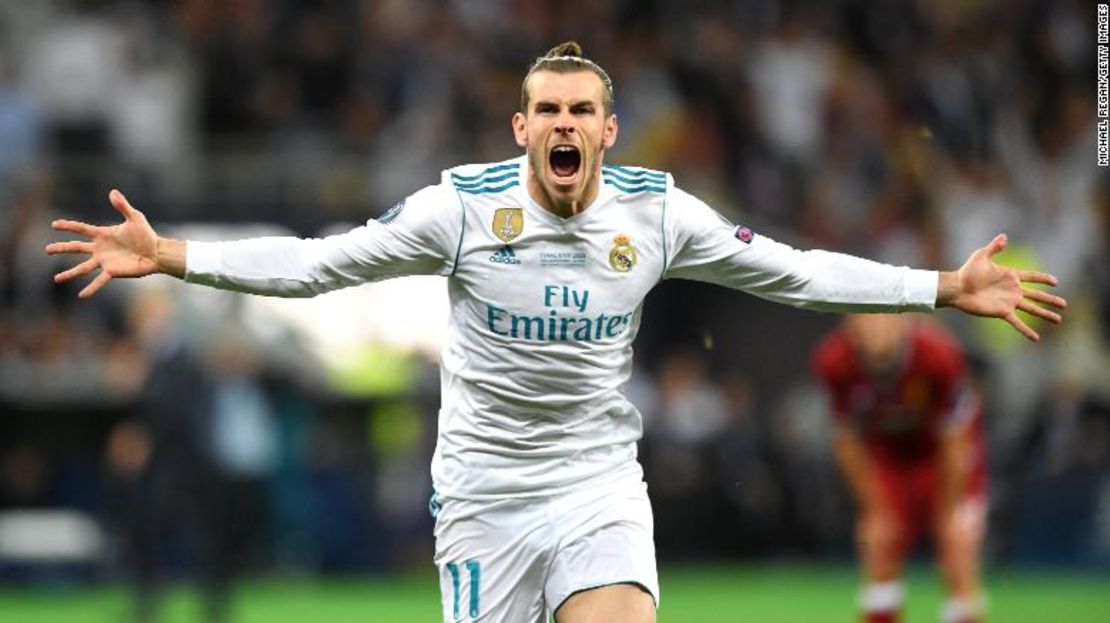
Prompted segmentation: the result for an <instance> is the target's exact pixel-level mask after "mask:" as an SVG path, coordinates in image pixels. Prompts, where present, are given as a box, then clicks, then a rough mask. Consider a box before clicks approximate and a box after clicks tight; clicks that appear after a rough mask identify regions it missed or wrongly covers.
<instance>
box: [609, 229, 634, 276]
mask: <svg viewBox="0 0 1110 623" xmlns="http://www.w3.org/2000/svg"><path fill="white" fill-rule="evenodd" d="M609 266H611V267H612V268H613V270H615V271H617V272H618V273H627V272H628V271H630V270H632V268H633V267H634V266H636V247H633V246H632V239H631V238H629V237H628V236H626V235H624V234H620V235H618V236H617V237H616V238H613V250H611V251H609Z"/></svg>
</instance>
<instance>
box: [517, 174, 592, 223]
mask: <svg viewBox="0 0 1110 623" xmlns="http://www.w3.org/2000/svg"><path fill="white" fill-rule="evenodd" d="M599 188H600V178H599V176H593V179H591V180H590V181H589V182H588V183H587V184H586V187H585V188H584V189H583V191H582V196H581V197H577V198H573V199H570V200H563V199H557V198H555V197H554V196H552V195H551V194H550V193H549V192H547V189H546V188H544V187H543V185H542V184H540V182H539V180H537V179H536V176H535V175H529V176H528V194H529V195H530V196H531V197H532V200H533V201H535V202H536V204H537V205H539V206H540V207H541V208H543V209H544V210H547V211H548V212H550V213H552V214H554V215H555V216H558V217H560V218H570V217H572V216H575V215H577V214H580V213H581V212H584V211H585V210H586V208H588V207H590V206H591V205H593V202H594V199H597V193H598V189H599Z"/></svg>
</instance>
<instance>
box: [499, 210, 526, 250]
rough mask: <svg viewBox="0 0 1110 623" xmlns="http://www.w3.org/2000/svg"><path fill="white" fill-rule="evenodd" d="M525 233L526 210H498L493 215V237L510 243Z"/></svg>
mask: <svg viewBox="0 0 1110 623" xmlns="http://www.w3.org/2000/svg"><path fill="white" fill-rule="evenodd" d="M522 231H524V210H523V209H521V208H497V211H496V212H494V213H493V235H494V236H497V237H498V238H500V239H501V241H502V242H509V241H511V240H512V239H513V238H516V237H517V236H519V235H520V232H522Z"/></svg>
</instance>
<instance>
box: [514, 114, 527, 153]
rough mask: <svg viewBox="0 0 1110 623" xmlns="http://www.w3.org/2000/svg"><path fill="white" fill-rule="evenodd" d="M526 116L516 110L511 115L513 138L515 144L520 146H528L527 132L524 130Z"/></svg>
mask: <svg viewBox="0 0 1110 623" xmlns="http://www.w3.org/2000/svg"><path fill="white" fill-rule="evenodd" d="M527 121H528V118H527V117H525V116H524V113H522V112H518V113H516V114H515V115H513V138H515V139H516V144H517V145H520V146H521V147H524V148H527V147H528V132H527V131H526V127H525V126H527Z"/></svg>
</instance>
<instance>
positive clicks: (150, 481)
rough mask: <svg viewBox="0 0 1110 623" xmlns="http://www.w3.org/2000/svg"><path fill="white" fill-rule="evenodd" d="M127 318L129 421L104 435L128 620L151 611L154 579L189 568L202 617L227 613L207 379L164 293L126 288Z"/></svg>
mask: <svg viewBox="0 0 1110 623" xmlns="http://www.w3.org/2000/svg"><path fill="white" fill-rule="evenodd" d="M129 318H130V321H131V324H132V326H133V328H134V330H135V333H136V335H137V336H138V341H139V347H140V349H141V351H142V356H143V361H144V362H145V374H146V379H145V382H143V383H142V385H141V387H142V391H141V393H140V395H139V398H138V401H137V403H136V407H135V417H134V419H133V420H128V421H124V422H121V423H120V424H119V425H117V426H116V428H115V429H114V430H113V431H112V434H111V436H110V438H109V444H108V457H109V467H110V470H111V473H112V478H111V482H112V483H113V494H114V495H113V504H112V506H111V513H112V515H113V517H112V519H113V524H114V526H115V528H116V530H117V532H118V534H117V538H118V539H119V546H120V547H119V552H120V555H121V561H120V562H121V563H122V565H123V567H124V570H125V572H126V573H127V575H128V577H129V579H130V580H131V581H132V582H133V587H134V590H135V620H137V621H139V622H140V623H146V622H149V621H154V620H157V618H158V610H159V602H160V598H161V594H162V585H163V584H164V583H165V581H166V580H167V579H168V577H167V576H170V575H171V572H172V571H174V570H182V569H194V570H195V577H196V580H197V583H198V585H199V588H200V591H201V593H202V595H203V604H204V617H205V620H206V621H209V622H212V623H218V622H221V621H225V620H227V610H228V607H227V602H228V599H227V597H228V592H229V584H230V579H231V570H232V561H231V560H229V559H228V557H229V556H230V553H229V552H228V551H227V550H226V549H225V548H223V547H222V545H223V544H222V543H221V541H222V540H223V539H222V537H221V533H222V532H223V531H224V530H225V527H224V526H221V525H220V524H221V517H220V512H221V511H220V504H221V500H220V497H221V493H220V492H221V490H222V487H221V486H220V483H221V478H220V476H219V474H218V471H217V468H216V465H215V463H214V461H213V456H212V451H211V446H212V442H211V439H212V433H211V431H212V420H213V417H212V413H213V402H214V392H215V385H214V383H213V381H212V379H211V378H209V376H208V375H207V374H206V372H205V369H204V366H203V365H202V362H201V360H200V358H199V357H198V355H197V354H195V353H194V352H193V351H192V350H191V349H190V348H189V346H188V344H187V343H186V340H185V339H184V337H183V335H182V333H183V332H182V329H181V327H180V325H179V323H178V319H177V318H175V317H174V312H173V307H172V303H171V302H170V301H169V300H168V299H167V297H166V295H165V294H164V293H158V292H143V293H140V294H139V295H138V296H136V297H135V299H134V300H133V304H132V308H131V310H130V316H129Z"/></svg>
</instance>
